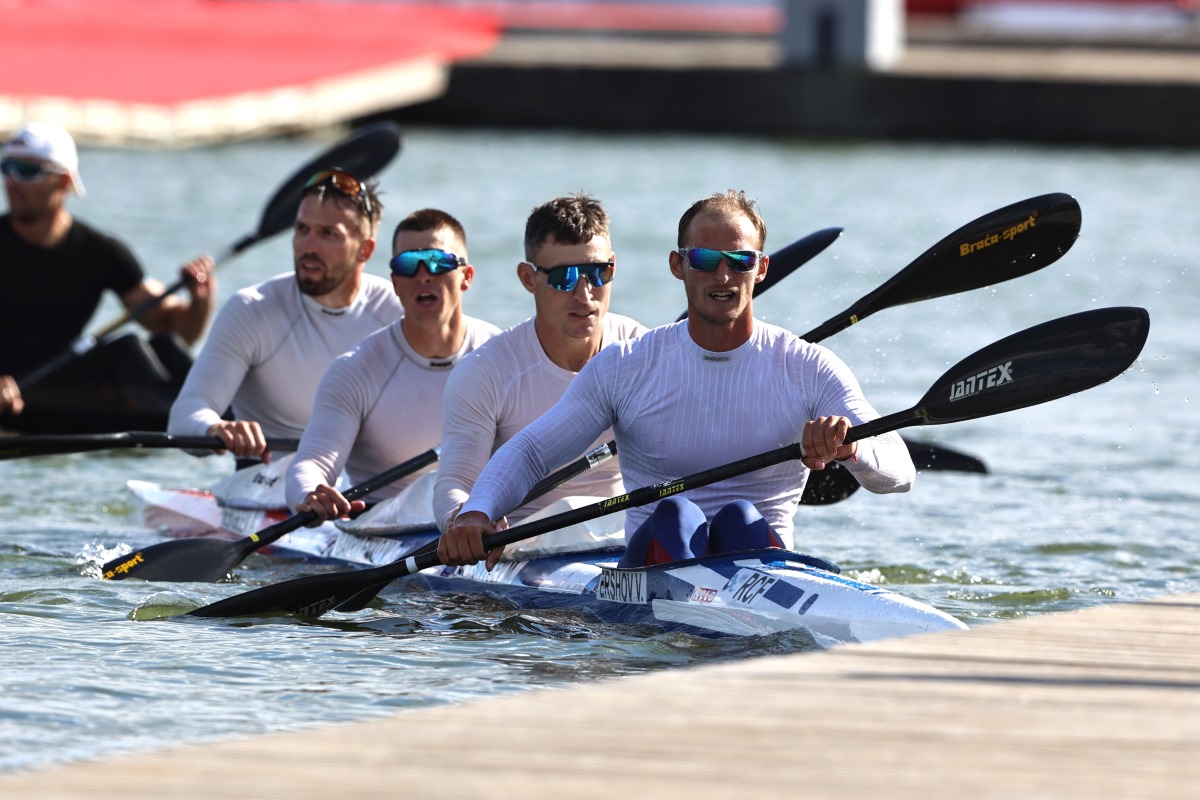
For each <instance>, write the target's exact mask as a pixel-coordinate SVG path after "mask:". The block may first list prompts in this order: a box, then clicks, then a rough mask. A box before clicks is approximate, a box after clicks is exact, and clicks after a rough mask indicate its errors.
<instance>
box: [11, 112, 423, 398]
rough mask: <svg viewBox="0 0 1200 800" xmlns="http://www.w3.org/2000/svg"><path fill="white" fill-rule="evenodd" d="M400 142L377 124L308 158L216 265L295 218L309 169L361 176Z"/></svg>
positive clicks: (33, 374) (62, 362)
mask: <svg viewBox="0 0 1200 800" xmlns="http://www.w3.org/2000/svg"><path fill="white" fill-rule="evenodd" d="M402 141H403V140H402V136H401V131H400V126H399V125H397V124H395V123H394V122H378V123H375V124H373V125H367V126H366V127H363V128H360V129H358V130H357V131H355V132H354V133H353V134H352V135H351V136H349V137H348V138H346V139H343V140H342V141H340V142H338V143H337V144H336V145H334V146H333V147H331V148H330V149H328V150H326V151H325V152H324V153H321V155H319V156H317V157H316V158H314V159H313V160H311V161H309V162H308V163H307V164H305V165H304V166H303V167H301V168H300V169H298V170H296V172H295V174H293V175H292V176H291V177H290V178H288V179H287V180H286V181H284V183H283V185H282V186H280V187H279V188H278V189H277V190H276V191H275V194H274V195H273V196H272V197H271V199H270V200H269V201H267V205H266V207H265V208H264V209H263V212H262V217H261V218H260V219H259V221H258V228H257V229H256V230H255V231H254V232H253V233H249V234H247V235H245V236H243V237H242V238H241V239H239V240H238V241H237V242H235V243H234V244H232V245H230V246H229V247H228V248H226V249H225V250H224V251H223V252H221V253H220V254H218V255H217V256H216V258H215V260H216V263H217V266H220V265H221V264H222V263H224V262H226V261H228V260H229V259H231V258H233V257H234V256H236V255H238V254H239V253H241V252H244V251H245V250H247V249H249V248H250V247H252V246H254V245H256V244H258V243H259V242H261V241H263V240H264V239H269V238H270V237H272V236H274V235H275V234H277V233H281V232H283V231H285V230H287V229H288V228H290V227H291V226H292V224H293V223H294V222H295V221H296V210H297V209H298V208H299V207H300V200H301V198H302V197H303V194H304V184H305V183H307V182H308V179H309V178H311V177H312V176H313V175H314V174H315V173H317V172H319V171H321V170H323V169H329V168H330V167H335V166H336V167H341V168H342V169H345V170H348V171H349V172H351V173H352V174H354V175H356V176H358V177H359V178H362V179H363V180H366V179H367V178H369V177H371V176H372V175H375V174H376V173H377V172H379V170H381V169H383V168H384V167H386V166H387V165H388V164H389V163H391V161H392V159H393V158H395V157H396V154H397V153H399V152H400V146H401V143H402ZM186 285H187V284H186V283H185V282H184V281H182V280H179V281H176V282H175V283H174V284H172V285H171V286H169V287H167V289H166V290H165V291H164V292H163V293H162V294H160V295H159V296H158V297H152V298H150V299H149V300H147V301H145V302H144V303H142V304H140V305H138V306H137V307H136V308H134V309H132V310H131V311H127V312H126V313H125V314H124V315H123V316H121V317H120V318H118V319H116V320H114V321H113V322H111V323H110V324H108V325H106V326H105V327H103V328H101V329H100V330H98V331H96V332H95V333H92V334H84V335H83V336H81V337H80V338H78V339H76V340H75V342H74V343H72V345H71V346H70V347H68V348H67V349H66V350H64V351H63V352H61V353H59V354H58V355H57V356H55V357H54V358H52V359H50V360H49V361H47V362H46V363H44V364H42V365H41V366H40V367H38V368H37V369H34V370H32V371H30V372H28V373H26V374H25V375H22V376H21V377H19V378H17V385H18V386H20V387H21V388H22V389H28V388H29V387H31V386H33V385H34V384H36V383H38V382H39V381H41V380H43V379H44V378H45V377H46V376H47V375H50V374H51V373H53V372H55V371H57V370H59V369H61V368H62V367H64V366H66V365H67V364H69V363H71V362H72V361H74V360H75V359H76V358H79V357H80V356H82V355H84V354H86V353H87V352H89V351H90V350H92V349H93V348H95V347H97V346H98V345H101V344H105V343H107V342H108V341H110V340H111V339H112V337H113V334H114V333H116V332H117V330H118V329H120V328H122V327H123V326H124V325H125V324H126V323H128V322H132V321H134V320H136V319H138V318H140V317H141V316H142V315H143V314H145V313H146V312H148V311H150V310H151V309H153V308H155V307H156V306H157V305H158V304H159V303H161V302H162V301H163V298H165V297H167V296H168V295H171V294H174V293H175V292H178V291H179V290H180V289H182V288H184V286H186Z"/></svg>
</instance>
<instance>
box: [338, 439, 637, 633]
mask: <svg viewBox="0 0 1200 800" xmlns="http://www.w3.org/2000/svg"><path fill="white" fill-rule="evenodd" d="M616 454H617V445H616V443H615V442H608V443H607V444H602V445H600V446H599V447H597V448H595V449H593V450H590V451H588V452H587V453H585V454H584V455H582V456H580V457H579V458H577V459H576V460H575V461H572V462H571V463H570V464H567V465H566V466H565V467H561V468H560V469H557V470H555V471H554V472H552V473H551V474H550V475H547V476H546V477H545V478H542V479H541V480H540V481H538V482H537V483H536V484H534V487H533V488H532V489H530V490H529V493H528V494H527V495H525V499H524V500H522V501H521V505H522V506H523V505H525V504H527V503H531V502H533V501H534V500H536V499H537V498H539V497H541V496H542V495H544V494H546V492H549V491H550V490H551V489H553V488H555V487H556V486H558V485H560V484H563V483H566V482H567V481H569V480H570V479H571V478H574V477H575V476H577V475H581V474H583V473H584V472H587V471H588V470H590V469H595V468H596V467H598V466H600V465H601V464H603V463H604V462H605V461H608V460H609V459H610V458H612V457H613V456H615V455H616ZM518 508H520V506H518ZM437 546H438V540H437V539H434V540H433V541H432V542H429V543H428V544H425V545H424V546H422V547H420V548H418V549H416V550H414V551H413V552H412V553H410V554H409V555H410V557H412V556H422V555H426V554H428V553H436V552H437ZM386 585H387V584H380V585H378V586H371V587H368V588H367V589H364V590H363V591H361V592H359V593H358V594H356V595H354V596H353V597H351V598H349V599H348V600H345V601H344V602H342V603H341V604H340V605H338V607H337V610H338V611H344V612H347V613H352V612H355V611H361V610H362V609H364V608H366V607H367V604H368V603H370V602H371V601H372V600H374V599H375V596H376V595H378V594H379V592H380V591H382V590H383V588H384V586H386Z"/></svg>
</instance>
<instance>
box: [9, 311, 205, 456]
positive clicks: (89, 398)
mask: <svg viewBox="0 0 1200 800" xmlns="http://www.w3.org/2000/svg"><path fill="white" fill-rule="evenodd" d="M191 364H192V357H191V355H190V354H189V353H188V352H187V350H186V348H184V346H183V345H182V344H181V343H180V342H179V340H178V339H176V338H175V337H173V336H167V335H159V336H155V337H153V338H151V339H149V340H147V339H143V338H141V337H140V336H138V335H136V334H128V335H126V336H122V337H120V338H118V339H116V340H114V341H112V342H108V343H106V344H103V345H100V346H97V347H96V348H95V349H93V350H91V351H89V352H88V353H87V354H86V355H84V356H82V357H80V358H79V359H78V360H76V361H74V362H73V363H71V364H68V365H67V366H65V367H63V368H62V369H60V370H59V371H57V372H55V373H53V374H51V375H49V376H47V377H46V378H45V379H44V380H42V381H39V382H37V383H35V384H34V385H32V386H28V387H22V395H23V396H24V399H25V410H24V412H22V413H21V414H19V415H16V416H13V415H12V414H0V428H3V429H5V430H10V431H16V432H18V433H25V434H60V435H67V434H91V433H108V432H111V431H129V430H132V431H165V430H166V429H167V418H168V416H169V414H170V412H171V404H172V403H173V402H174V401H175V396H176V395H177V394H179V390H180V388H182V386H183V381H184V379H185V378H186V377H187V373H188V370H189V369H190V367H191ZM18 382H20V378H19V377H18Z"/></svg>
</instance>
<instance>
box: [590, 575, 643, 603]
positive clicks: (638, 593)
mask: <svg viewBox="0 0 1200 800" xmlns="http://www.w3.org/2000/svg"><path fill="white" fill-rule="evenodd" d="M596 599H597V600H611V601H613V602H614V603H640V604H644V603H645V602H646V573H645V572H637V571H634V570H624V569H602V570H601V572H600V585H599V586H597V587H596Z"/></svg>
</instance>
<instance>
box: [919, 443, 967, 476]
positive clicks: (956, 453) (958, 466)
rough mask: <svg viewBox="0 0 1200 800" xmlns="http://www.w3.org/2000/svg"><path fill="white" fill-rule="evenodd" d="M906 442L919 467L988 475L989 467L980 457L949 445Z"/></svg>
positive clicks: (938, 470)
mask: <svg viewBox="0 0 1200 800" xmlns="http://www.w3.org/2000/svg"><path fill="white" fill-rule="evenodd" d="M904 444H906V445H907V446H908V455H909V456H910V457H911V458H912V460H913V464H914V465H916V467H917V469H921V470H932V471H937V472H976V473H979V474H981V475H986V474H987V471H988V468H987V464H984V463H983V462H982V461H980V460H979V459H978V458H976V457H975V456H972V455H968V454H967V453H964V452H962V451H960V450H953V449H951V448H949V447H942V446H940V445H936V444H926V443H923V442H910V441H909V440H908V439H905V440H904Z"/></svg>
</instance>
